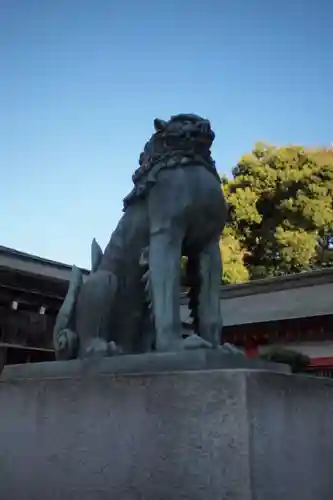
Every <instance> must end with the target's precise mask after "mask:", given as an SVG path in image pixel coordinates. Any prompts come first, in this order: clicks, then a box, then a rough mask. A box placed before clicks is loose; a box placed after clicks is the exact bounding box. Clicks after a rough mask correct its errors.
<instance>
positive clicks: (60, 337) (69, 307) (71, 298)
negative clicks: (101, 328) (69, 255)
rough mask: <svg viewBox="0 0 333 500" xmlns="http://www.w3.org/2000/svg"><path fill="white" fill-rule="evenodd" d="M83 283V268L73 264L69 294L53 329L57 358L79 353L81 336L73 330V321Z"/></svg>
mask: <svg viewBox="0 0 333 500" xmlns="http://www.w3.org/2000/svg"><path fill="white" fill-rule="evenodd" d="M82 283H83V277H82V271H81V269H79V268H78V267H76V266H73V268H72V275H71V279H70V282H69V288H68V291H67V295H66V297H65V300H64V302H63V304H62V306H61V308H60V310H59V312H58V316H57V319H56V322H55V326H54V329H53V346H54V351H55V356H56V359H57V360H69V359H74V358H76V357H77V355H78V350H79V338H78V336H77V334H76V333H75V331H74V330H73V327H74V324H73V323H74V312H75V305H76V300H77V296H78V294H79V291H80V288H81V286H82Z"/></svg>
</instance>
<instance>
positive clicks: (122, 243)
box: [54, 114, 233, 359]
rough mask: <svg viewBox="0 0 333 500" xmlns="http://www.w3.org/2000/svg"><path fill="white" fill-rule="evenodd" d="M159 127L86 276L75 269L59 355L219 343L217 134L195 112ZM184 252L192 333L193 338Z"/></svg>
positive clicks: (223, 208)
mask: <svg viewBox="0 0 333 500" xmlns="http://www.w3.org/2000/svg"><path fill="white" fill-rule="evenodd" d="M154 127H155V132H154V134H153V135H152V137H151V138H150V140H149V141H148V142H147V144H146V145H145V148H144V151H143V152H142V153H141V155H140V160H139V168H138V169H137V170H136V171H135V173H134V175H133V183H134V188H133V190H132V192H131V193H130V194H129V195H128V196H127V197H126V198H125V199H124V215H123V216H122V218H121V220H120V222H119V224H118V226H117V228H116V229H115V231H114V232H113V234H112V236H111V239H110V241H109V243H108V245H107V247H106V249H105V251H104V252H102V250H101V248H100V247H99V245H98V244H97V242H96V241H95V240H94V241H93V244H92V269H91V274H90V275H89V276H88V277H87V279H86V280H85V281H84V280H83V279H82V274H81V272H80V270H79V269H78V268H76V267H75V266H74V267H73V271H72V278H71V281H70V285H69V289H68V293H67V296H66V298H65V300H64V303H63V305H62V307H61V309H60V311H59V314H58V317H57V321H56V325H55V328H54V347H55V352H56V356H57V358H58V359H73V358H75V357H81V358H86V357H90V356H108V355H112V354H120V353H143V352H148V351H158V352H165V351H168V352H172V351H179V350H182V349H196V348H216V347H218V346H219V344H220V335H221V328H222V318H221V311H220V297H219V289H220V283H221V274H222V269H221V258H220V249H219V238H220V235H221V232H222V230H223V228H224V225H225V222H226V218H227V212H228V210H227V204H226V202H225V199H224V196H223V192H222V189H221V182H220V178H219V175H218V173H217V171H216V168H215V163H214V161H213V159H212V157H211V153H210V148H211V145H212V143H213V140H214V137H215V135H214V132H213V131H212V129H211V125H210V122H209V121H208V120H206V119H204V118H201V117H200V116H197V115H193V114H180V115H176V116H173V117H171V119H170V120H169V121H163V120H159V119H156V120H155V121H154ZM181 255H184V256H186V257H187V260H188V266H187V272H188V281H189V284H190V292H189V299H190V300H189V307H190V309H191V311H192V318H193V325H194V330H195V332H194V333H193V335H190V336H189V337H188V338H186V339H184V338H183V335H182V326H181V321H180V259H181ZM230 352H233V350H232V348H230Z"/></svg>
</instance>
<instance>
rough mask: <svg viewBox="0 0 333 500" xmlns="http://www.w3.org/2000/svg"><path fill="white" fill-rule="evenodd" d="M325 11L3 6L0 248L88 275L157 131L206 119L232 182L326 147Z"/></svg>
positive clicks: (234, 6)
mask: <svg viewBox="0 0 333 500" xmlns="http://www.w3.org/2000/svg"><path fill="white" fill-rule="evenodd" d="M332 18H333V5H332V2H329V1H327V2H326V1H324V0H317V2H313V1H311V2H310V1H300V0H294V1H293V2H290V0H288V1H287V0H280V1H279V2H275V1H274V2H273V1H272V0H269V1H267V0H266V1H263V0H251V1H250V0H234V1H233V2H224V1H223V0H222V1H219V0H206V1H205V2H193V1H189V0H177V1H175V0H169V1H168V2H165V3H164V2H156V1H154V2H153V1H151V0H141V1H137V0H123V1H122V2H118V1H117V2H115V1H113V0H95V1H94V2H92V1H91V0H57V1H52V0H50V1H45V0H29V1H27V0H2V1H1V2H0V21H1V30H0V64H1V78H0V137H1V140H0V143H1V147H0V167H1V183H0V186H1V197H0V211H1V217H0V244H2V245H6V246H10V247H14V248H17V249H19V250H23V251H26V252H30V253H34V254H37V255H40V256H43V257H46V258H51V259H54V260H59V261H63V262H66V263H70V264H73V263H76V264H78V265H81V266H89V265H90V243H91V240H92V238H93V237H94V236H95V237H96V238H97V239H98V241H99V242H100V243H101V244H102V245H103V246H104V245H105V244H106V242H107V240H108V238H109V236H110V234H111V232H112V230H113V229H114V228H115V226H116V224H117V221H118V219H119V217H120V215H121V208H122V199H123V197H124V196H125V195H126V194H127V193H128V191H129V190H130V189H131V175H132V172H133V170H134V169H135V168H136V167H137V160H138V156H139V153H140V151H141V149H142V147H143V145H144V143H145V141H146V140H147V139H148V137H149V136H150V134H151V133H152V122H153V119H154V118H155V117H156V116H158V117H160V118H168V117H169V116H170V115H171V114H175V113H179V112H194V113H198V114H202V115H204V116H205V117H207V118H209V119H210V120H211V121H212V125H213V128H214V130H215V132H216V140H215V145H214V150H213V152H214V157H215V160H216V163H217V166H218V169H219V170H220V171H221V172H225V173H228V172H229V171H230V169H231V168H232V167H233V166H234V165H235V163H236V162H237V159H238V158H239V157H240V156H241V155H242V154H244V153H245V152H246V151H249V150H251V148H252V146H253V144H254V143H255V142H256V141H258V140H266V141H269V142H273V143H277V144H283V143H300V144H304V145H330V144H331V143H332V141H333V130H332V117H333V60H332V52H333V30H332V28H331V23H332Z"/></svg>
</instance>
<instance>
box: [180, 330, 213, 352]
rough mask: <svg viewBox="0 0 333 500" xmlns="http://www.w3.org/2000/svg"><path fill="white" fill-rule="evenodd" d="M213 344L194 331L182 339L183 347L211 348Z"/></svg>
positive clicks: (188, 348) (189, 348)
mask: <svg viewBox="0 0 333 500" xmlns="http://www.w3.org/2000/svg"><path fill="white" fill-rule="evenodd" d="M212 348H213V345H212V344H211V343H210V342H208V341H207V340H205V339H203V338H202V337H200V336H199V335H197V334H196V333H193V334H192V335H189V336H188V337H186V338H185V339H184V340H183V349H185V350H191V349H212Z"/></svg>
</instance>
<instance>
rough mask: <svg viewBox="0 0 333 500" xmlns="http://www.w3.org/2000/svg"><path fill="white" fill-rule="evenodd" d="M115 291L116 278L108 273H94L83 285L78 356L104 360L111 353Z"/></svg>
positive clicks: (77, 318) (77, 314)
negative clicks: (110, 342) (111, 328)
mask: <svg viewBox="0 0 333 500" xmlns="http://www.w3.org/2000/svg"><path fill="white" fill-rule="evenodd" d="M116 290H117V278H116V276H115V275H114V274H113V273H110V272H108V271H96V272H95V273H92V274H91V275H90V276H89V277H88V279H87V281H86V283H84V284H83V286H82V288H81V290H80V293H79V296H78V300H77V306H76V318H75V322H76V325H75V330H76V332H77V334H78V336H79V339H80V352H79V357H81V358H86V357H95V356H101V357H102V356H106V355H108V354H109V353H110V344H109V341H110V340H112V339H110V338H109V336H110V324H111V314H112V311H114V301H115V296H116Z"/></svg>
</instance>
